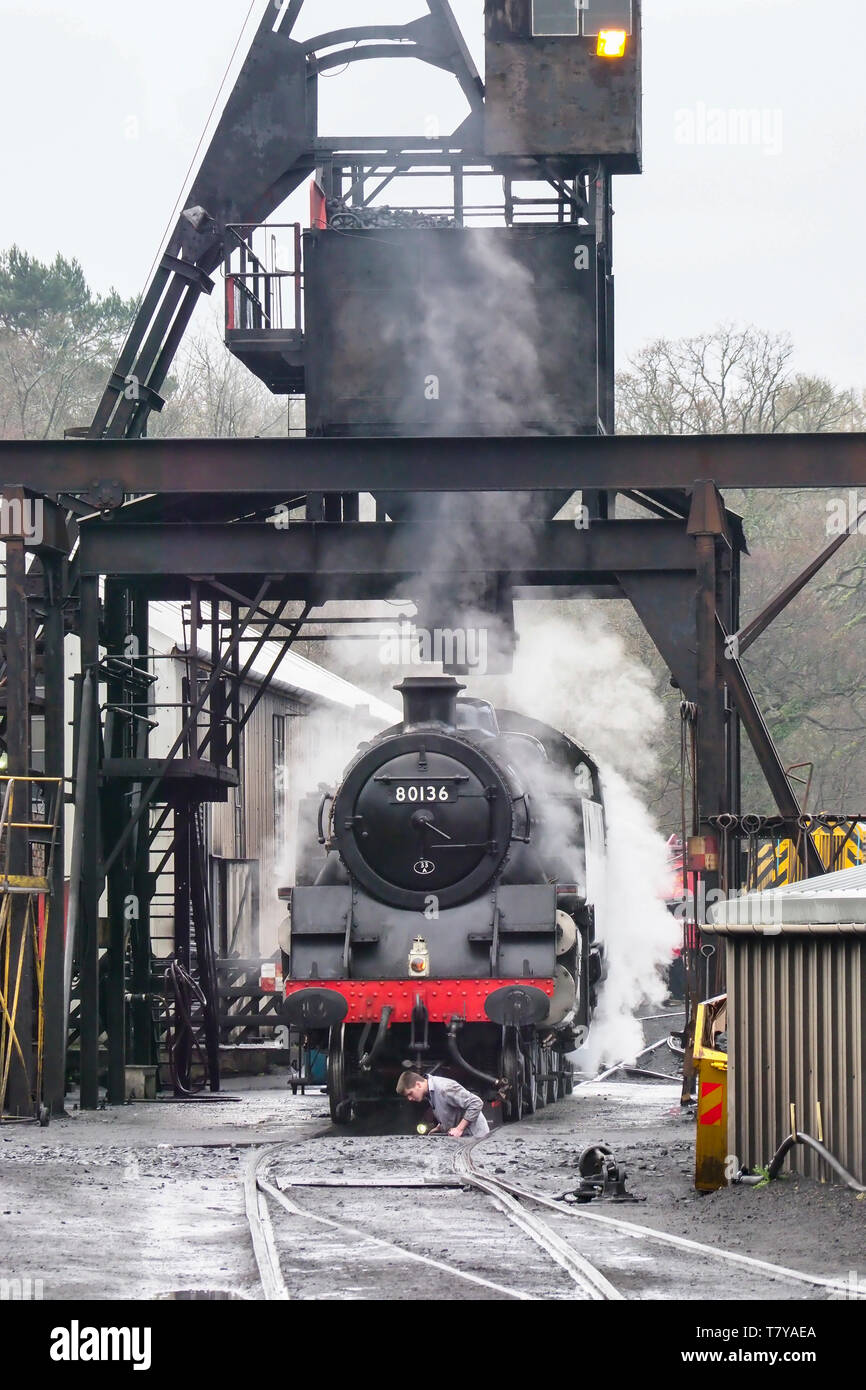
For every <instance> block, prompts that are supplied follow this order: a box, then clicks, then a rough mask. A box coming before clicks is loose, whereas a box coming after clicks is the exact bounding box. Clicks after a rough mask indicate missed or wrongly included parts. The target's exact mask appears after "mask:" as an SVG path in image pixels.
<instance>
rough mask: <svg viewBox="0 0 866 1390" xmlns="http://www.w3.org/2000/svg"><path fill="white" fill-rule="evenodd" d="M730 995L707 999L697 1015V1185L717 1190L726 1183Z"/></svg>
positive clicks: (709, 1189) (704, 1189)
mask: <svg viewBox="0 0 866 1390" xmlns="http://www.w3.org/2000/svg"><path fill="white" fill-rule="evenodd" d="M726 1009H727V996H726V995H724V994H720V995H718V996H717V997H716V998H715V999H705V1000H704V1001H703V1002H702V1003H700V1004H699V1005H698V1008H697V1013H696V1015H695V1052H694V1056H695V1067H696V1069H697V1073H698V1117H697V1118H698V1124H697V1135H696V1139H695V1187H696V1188H697V1189H698V1191H699V1192H715V1191H716V1189H717V1188H719V1187H726V1186H727V1182H728V1179H727V1176H726V1173H725V1163H726V1159H727V1153H728V1054H727V1052H723V1051H722V1050H721V1049H720V1048H719V1046H718V1039H719V1035H720V1034H722V1033H724V1032H725V1015H726Z"/></svg>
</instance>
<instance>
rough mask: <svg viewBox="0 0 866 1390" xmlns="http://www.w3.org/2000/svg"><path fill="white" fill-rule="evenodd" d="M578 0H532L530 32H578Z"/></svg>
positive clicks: (539, 33)
mask: <svg viewBox="0 0 866 1390" xmlns="http://www.w3.org/2000/svg"><path fill="white" fill-rule="evenodd" d="M579 25H580V10H579V0H532V32H533V34H536V35H542V34H554V35H557V34H572V35H575V36H576V35H577V34H579V33H580V28H579Z"/></svg>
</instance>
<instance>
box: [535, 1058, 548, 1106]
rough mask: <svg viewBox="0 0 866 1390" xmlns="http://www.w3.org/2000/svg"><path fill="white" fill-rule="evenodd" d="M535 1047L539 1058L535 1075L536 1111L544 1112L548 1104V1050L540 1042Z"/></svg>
mask: <svg viewBox="0 0 866 1390" xmlns="http://www.w3.org/2000/svg"><path fill="white" fill-rule="evenodd" d="M535 1046H536V1056H537V1058H538V1070H537V1071H536V1074H535V1108H536V1110H543V1109H544V1107H545V1105H546V1104H547V1081H546V1080H545V1074H546V1072H547V1066H548V1060H547V1048H546V1047H542V1045H541V1043H539V1042H537V1043H536V1044H535Z"/></svg>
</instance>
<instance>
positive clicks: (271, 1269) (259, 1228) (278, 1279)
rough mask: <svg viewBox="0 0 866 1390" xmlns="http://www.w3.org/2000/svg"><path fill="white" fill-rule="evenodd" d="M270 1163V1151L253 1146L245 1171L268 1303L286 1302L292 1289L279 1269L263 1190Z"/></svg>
mask: <svg viewBox="0 0 866 1390" xmlns="http://www.w3.org/2000/svg"><path fill="white" fill-rule="evenodd" d="M269 1162H270V1154H269V1152H268V1151H265V1152H262V1150H261V1149H254V1150H253V1152H252V1153H251V1154H250V1156H249V1158H248V1160H247V1164H246V1168H245V1170H244V1208H245V1210H246V1215H247V1221H248V1223H249V1228H250V1235H251V1236H252V1241H253V1254H254V1255H255V1259H256V1266H257V1268H258V1271H259V1279H260V1280H261V1285H262V1290H263V1292H264V1295H265V1298H266V1299H267V1300H268V1301H269V1302H282V1303H285V1302H287V1301H288V1297H289V1290H288V1288H287V1287H286V1284H285V1281H284V1279H283V1275H282V1271H281V1269H280V1258H279V1255H278V1254H277V1246H276V1241H275V1240H274V1228H273V1225H272V1224H271V1217H270V1213H269V1211H268V1204H267V1202H266V1200H265V1198H264V1195H263V1193H262V1192H261V1190H260V1187H261V1182H262V1178H261V1170H262V1168H263V1167H264V1166H265V1164H266V1163H269Z"/></svg>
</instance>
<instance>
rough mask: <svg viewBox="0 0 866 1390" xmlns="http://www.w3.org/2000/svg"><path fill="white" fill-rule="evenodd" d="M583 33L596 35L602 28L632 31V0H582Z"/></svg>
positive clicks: (628, 32) (588, 35)
mask: <svg viewBox="0 0 866 1390" xmlns="http://www.w3.org/2000/svg"><path fill="white" fill-rule="evenodd" d="M580 10H581V13H582V15H583V33H584V34H586V35H587V37H590V36H591V37H593V38H594V37H596V35H598V34H600V33H601V31H602V29H624V30H625V32H626V33H627V34H630V33H631V32H632V24H633V16H632V10H633V5H632V0H583V3H582V4H581V5H580Z"/></svg>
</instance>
